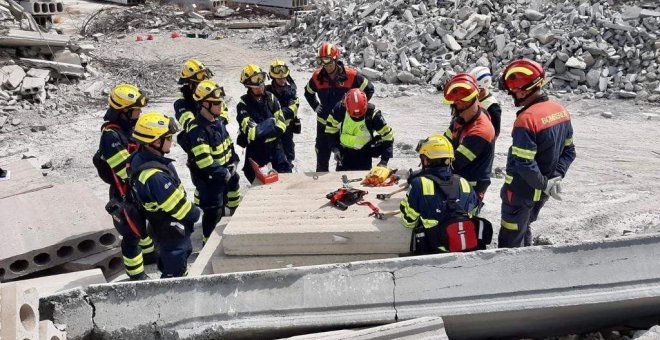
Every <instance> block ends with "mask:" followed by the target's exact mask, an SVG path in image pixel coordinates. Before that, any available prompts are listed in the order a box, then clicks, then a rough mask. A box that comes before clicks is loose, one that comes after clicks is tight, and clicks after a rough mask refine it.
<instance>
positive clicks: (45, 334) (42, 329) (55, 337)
mask: <svg viewBox="0 0 660 340" xmlns="http://www.w3.org/2000/svg"><path fill="white" fill-rule="evenodd" d="M59 326H60V327H57V326H55V325H54V324H53V322H52V321H50V320H45V321H40V322H39V339H40V340H66V331H64V329H63V328H64V327H63V326H61V325H59Z"/></svg>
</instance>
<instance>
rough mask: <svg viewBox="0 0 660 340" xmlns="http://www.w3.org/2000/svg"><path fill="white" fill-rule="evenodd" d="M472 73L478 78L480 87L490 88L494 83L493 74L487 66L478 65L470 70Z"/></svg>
mask: <svg viewBox="0 0 660 340" xmlns="http://www.w3.org/2000/svg"><path fill="white" fill-rule="evenodd" d="M470 74H471V75H472V76H473V77H474V79H476V80H477V85H479V88H482V89H489V88H490V86H491V85H492V84H493V75H492V74H491V73H490V69H489V68H488V67H486V66H477V67H475V68H473V69H472V71H470Z"/></svg>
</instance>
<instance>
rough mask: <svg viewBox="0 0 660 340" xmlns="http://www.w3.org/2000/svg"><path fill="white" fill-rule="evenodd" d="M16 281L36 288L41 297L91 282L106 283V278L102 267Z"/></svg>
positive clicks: (87, 284) (22, 285) (84, 285)
mask: <svg viewBox="0 0 660 340" xmlns="http://www.w3.org/2000/svg"><path fill="white" fill-rule="evenodd" d="M14 282H15V283H16V284H18V285H19V286H21V287H23V288H25V289H27V288H31V287H32V288H35V289H36V290H37V292H38V293H39V297H43V296H48V295H53V294H55V293H58V292H62V291H65V290H69V289H73V288H85V287H87V286H89V285H91V284H99V283H106V280H105V278H104V277H103V272H101V269H90V270H85V271H79V272H75V273H65V274H58V275H49V276H42V277H38V278H36V279H29V280H21V281H14Z"/></svg>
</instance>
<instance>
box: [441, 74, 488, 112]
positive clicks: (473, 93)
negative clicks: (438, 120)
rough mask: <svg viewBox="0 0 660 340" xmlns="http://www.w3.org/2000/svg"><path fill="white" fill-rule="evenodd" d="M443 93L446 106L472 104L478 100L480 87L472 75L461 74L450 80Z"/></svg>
mask: <svg viewBox="0 0 660 340" xmlns="http://www.w3.org/2000/svg"><path fill="white" fill-rule="evenodd" d="M442 92H443V94H444V103H445V104H448V105H453V104H455V103H456V102H464V103H472V102H474V101H475V100H477V96H478V95H479V85H477V81H476V80H475V79H474V77H473V76H472V75H471V74H469V73H459V74H457V75H455V76H453V77H452V78H451V79H449V81H448V82H447V83H446V84H445V86H444V88H443V91H442Z"/></svg>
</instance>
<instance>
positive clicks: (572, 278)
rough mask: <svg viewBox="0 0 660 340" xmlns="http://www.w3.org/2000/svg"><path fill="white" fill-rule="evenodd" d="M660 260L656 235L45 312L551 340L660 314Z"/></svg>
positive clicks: (133, 289)
mask: <svg viewBox="0 0 660 340" xmlns="http://www.w3.org/2000/svg"><path fill="white" fill-rule="evenodd" d="M659 257H660V235H648V236H641V237H630V238H621V239H615V240H607V241H600V242H587V243H583V244H578V245H565V246H544V247H529V248H524V249H513V250H511V249H502V250H487V251H482V252H475V253H466V254H446V255H434V256H424V257H409V258H398V259H389V260H374V261H365V262H354V263H348V264H338V265H324V266H314V267H301V268H291V269H282V270H268V271H257V272H246V273H235V274H219V275H209V276H202V277H194V278H183V279H175V280H160V281H147V282H137V283H124V284H114V285H110V284H108V285H93V286H90V287H88V288H87V289H85V290H84V291H82V290H81V291H79V295H78V296H75V297H74V296H72V295H71V294H72V293H71V292H69V293H68V294H69V295H66V296H62V295H56V296H53V297H49V298H45V299H42V300H41V309H42V310H45V311H53V310H57V311H60V312H59V313H51V312H48V313H47V314H46V315H52V316H53V318H52V320H53V321H54V322H55V323H62V324H67V326H68V329H69V337H71V338H72V339H78V338H79V336H80V335H81V334H89V333H91V332H94V335H95V336H96V337H98V338H101V339H110V338H118V337H119V338H122V339H140V340H147V339H156V338H158V337H160V338H162V339H170V338H173V337H175V336H180V337H181V338H184V339H187V338H193V337H196V336H200V334H204V335H205V336H206V337H208V338H212V337H214V336H215V337H218V336H227V337H232V338H233V337H250V336H251V337H257V336H268V337H275V336H287V335H293V334H304V333H312V332H314V330H318V331H321V330H328V329H333V328H334V329H342V328H353V327H359V326H368V325H376V324H385V323H390V322H394V321H396V320H409V319H414V318H418V317H424V316H430V315H434V316H441V317H442V318H443V320H444V323H445V328H446V331H447V334H448V336H449V337H450V338H452V339H483V338H485V337H520V338H522V337H544V336H553V335H563V334H579V333H582V332H585V331H588V330H592V329H599V328H606V327H611V326H615V325H620V324H625V323H627V322H632V321H634V320H637V321H638V322H639V320H641V319H646V318H651V317H657V316H660V261H658V260H657V259H658V258H659ZM81 296H84V298H81ZM92 306H93V308H94V311H95V313H94V317H93V323H92V320H91V317H90V315H91V313H90V312H87V310H88V309H90V308H92ZM62 311H65V312H62ZM85 315H87V316H86V318H87V319H86V320H85ZM72 317H73V319H72ZM649 326H650V325H649Z"/></svg>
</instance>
